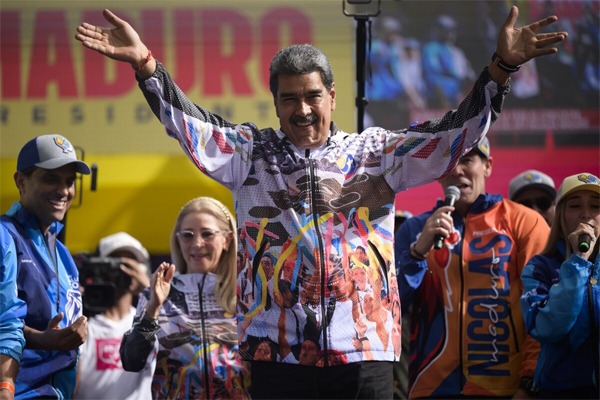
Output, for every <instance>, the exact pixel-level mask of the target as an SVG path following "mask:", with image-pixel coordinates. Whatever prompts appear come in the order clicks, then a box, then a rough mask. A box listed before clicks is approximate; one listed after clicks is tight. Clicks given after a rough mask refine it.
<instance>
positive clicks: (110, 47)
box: [75, 9, 155, 76]
mask: <svg viewBox="0 0 600 400" xmlns="http://www.w3.org/2000/svg"><path fill="white" fill-rule="evenodd" d="M102 15H103V16H104V18H105V19H106V20H107V21H108V22H109V23H110V24H111V25H113V28H103V27H100V26H96V25H92V24H88V23H87V22H83V23H82V24H81V25H79V26H78V27H77V34H76V35H75V39H77V40H79V41H80V42H81V43H82V44H83V45H84V46H85V47H87V48H89V49H92V50H96V51H97V52H99V53H100V54H103V55H105V56H107V57H109V58H112V59H113V60H117V61H124V62H127V63H130V64H131V65H132V67H133V68H134V69H135V70H136V71H138V73H139V72H141V71H139V70H138V68H139V67H140V66H143V67H145V68H144V70H145V71H154V69H155V64H154V63H155V61H154V59H148V60H147V62H146V63H144V60H145V59H146V57H147V56H148V54H149V51H148V48H147V47H146V45H145V44H144V43H143V42H142V40H141V39H140V36H139V35H138V33H137V32H136V30H135V29H133V27H132V26H131V25H130V24H129V23H128V22H127V21H124V20H122V19H121V18H119V17H117V16H116V15H115V14H113V13H112V12H111V11H110V10H108V9H105V10H103V11H102ZM146 66H147V67H146ZM149 75H151V73H149V74H148V76H149Z"/></svg>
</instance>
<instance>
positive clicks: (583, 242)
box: [578, 233, 591, 253]
mask: <svg viewBox="0 0 600 400" xmlns="http://www.w3.org/2000/svg"><path fill="white" fill-rule="evenodd" d="M590 241H591V238H590V235H588V234H585V233H584V234H583V235H581V236H579V246H578V247H579V251H580V252H582V253H587V252H588V250H589V249H590Z"/></svg>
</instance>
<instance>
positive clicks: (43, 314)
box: [0, 202, 82, 399]
mask: <svg viewBox="0 0 600 400" xmlns="http://www.w3.org/2000/svg"><path fill="white" fill-rule="evenodd" d="M0 221H1V223H2V225H3V226H5V227H6V228H7V229H8V231H9V232H10V234H11V236H12V237H13V240H14V242H15V246H16V249H17V265H18V274H17V287H18V294H19V298H21V299H22V300H23V301H24V302H25V304H26V315H25V320H24V322H25V325H26V326H28V327H31V328H33V329H37V330H39V331H44V330H46V328H47V327H48V322H49V321H50V320H51V319H52V318H53V317H54V316H55V315H57V314H58V313H59V312H63V313H64V318H63V320H62V321H61V322H60V325H59V327H60V328H65V327H67V326H69V325H71V324H72V323H73V322H74V321H75V320H76V319H77V318H78V317H79V316H80V315H82V300H81V293H80V291H79V273H78V271H77V266H76V265H75V262H74V260H73V257H71V254H70V253H69V250H68V249H67V248H66V247H65V245H63V244H62V243H61V242H60V241H58V239H56V240H55V243H56V247H55V248H54V249H50V248H49V246H48V245H47V241H46V238H45V237H44V234H43V233H42V232H41V230H40V228H39V225H38V222H37V220H36V218H35V216H34V215H33V214H31V213H30V212H29V211H27V210H26V209H25V208H24V207H23V206H22V205H21V204H20V203H18V202H17V203H14V204H13V205H12V206H11V208H10V209H9V210H8V211H7V213H6V214H3V215H2V217H0ZM62 227H63V225H62V224H61V223H60V222H54V223H52V225H51V226H50V230H49V234H50V235H53V236H56V235H58V233H59V232H60V230H61V229H62ZM51 251H52V252H53V253H54V259H55V260H56V263H55V262H54V261H53V257H51V253H50V252H51ZM78 355H79V351H78V350H71V351H46V350H33V349H27V348H25V349H24V350H23V356H22V358H21V365H20V368H19V374H18V375H17V384H16V386H15V398H16V399H25V398H34V397H49V398H59V399H62V398H71V397H72V395H73V389H74V388H75V375H76V370H77V368H76V367H77V358H78Z"/></svg>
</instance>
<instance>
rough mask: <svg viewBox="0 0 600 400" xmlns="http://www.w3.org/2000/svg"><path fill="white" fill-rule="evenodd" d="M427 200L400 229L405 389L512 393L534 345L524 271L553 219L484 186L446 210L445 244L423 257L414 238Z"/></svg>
mask: <svg viewBox="0 0 600 400" xmlns="http://www.w3.org/2000/svg"><path fill="white" fill-rule="evenodd" d="M441 205H442V201H441V200H440V201H438V204H437V205H436V207H435V208H434V209H433V210H435V209H437V208H438V207H440V206H441ZM433 210H432V211H429V212H426V213H424V214H421V215H418V216H416V217H413V218H409V219H408V220H406V221H405V222H404V223H403V224H402V225H401V226H400V228H399V229H398V233H397V235H396V245H395V246H396V256H397V264H396V265H397V268H398V286H399V288H400V294H401V299H402V307H403V310H404V311H406V310H407V309H408V307H409V305H411V304H412V310H411V327H410V329H411V343H410V355H409V397H410V398H419V397H439V398H451V397H458V396H476V397H488V396H497V397H511V396H513V395H514V394H515V392H516V391H517V390H518V388H519V384H520V380H521V378H522V377H530V378H531V377H533V374H534V370H535V364H536V361H537V356H538V353H539V344H538V343H537V342H535V340H533V339H532V338H531V337H529V336H527V335H526V332H525V326H524V321H523V316H522V314H521V307H520V302H519V299H520V296H521V294H522V292H523V284H522V283H521V271H522V270H523V268H524V267H525V264H526V262H527V261H528V260H529V259H530V258H531V257H532V256H533V255H535V254H537V253H539V252H540V251H541V250H542V249H543V248H544V246H545V244H546V240H547V239H548V234H549V232H550V228H549V227H548V224H547V223H546V221H545V220H544V219H543V218H542V217H541V215H539V214H538V213H537V212H535V211H533V210H531V209H529V208H526V207H524V206H522V205H520V204H517V203H514V202H512V201H510V200H506V199H502V197H501V196H500V195H491V194H486V195H481V196H479V197H478V198H477V200H476V201H475V203H473V204H472V205H471V207H470V209H469V212H468V213H467V216H466V218H465V219H463V218H462V217H461V216H460V215H458V213H454V214H453V215H452V217H453V220H454V231H453V233H452V234H451V236H450V238H449V239H447V240H446V241H445V242H444V243H445V244H444V246H443V247H442V248H441V249H440V250H432V251H430V252H429V255H428V257H427V259H426V260H423V261H419V260H417V259H415V258H413V257H411V255H410V245H411V243H413V242H415V241H416V239H417V237H418V235H420V233H421V231H422V230H423V226H424V225H425V221H426V220H427V218H428V217H429V216H430V215H431V214H432V212H433Z"/></svg>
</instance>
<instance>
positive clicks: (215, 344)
mask: <svg viewBox="0 0 600 400" xmlns="http://www.w3.org/2000/svg"><path fill="white" fill-rule="evenodd" d="M236 237H237V235H236V228H235V220H234V219H233V216H232V215H231V213H230V212H229V210H228V209H227V208H226V207H225V206H224V205H223V204H222V203H220V202H219V201H217V200H215V199H213V198H210V197H198V198H195V199H193V200H191V201H190V202H188V203H187V204H185V205H184V206H183V208H182V209H181V211H180V212H179V215H178V217H177V221H176V223H175V228H174V229H173V232H172V234H171V260H172V261H173V264H170V263H167V262H163V263H162V264H161V265H160V266H159V267H158V268H157V270H156V271H155V273H154V274H153V275H152V279H151V284H150V288H149V289H146V290H145V291H144V292H143V293H142V296H140V301H139V303H138V307H137V316H136V319H135V321H134V325H133V328H132V329H131V330H130V331H129V332H127V333H126V334H125V335H124V338H123V341H122V344H121V360H122V363H123V368H124V369H126V370H128V371H139V370H141V369H142V368H143V367H144V365H145V364H146V363H148V362H151V361H152V360H153V358H154V357H156V358H157V363H156V370H155V372H154V376H153V381H152V397H153V398H155V399H163V398H186V399H187V398H195V399H198V398H201V399H219V398H247V397H248V396H247V394H246V393H247V392H246V388H247V386H248V373H247V372H245V371H244V368H243V365H242V362H241V360H240V358H239V356H238V345H237V328H236V323H235V317H234V315H235V304H236V291H235V286H236V263H237V256H236V252H237V250H236V249H237V239H236ZM245 380H246V381H245Z"/></svg>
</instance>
